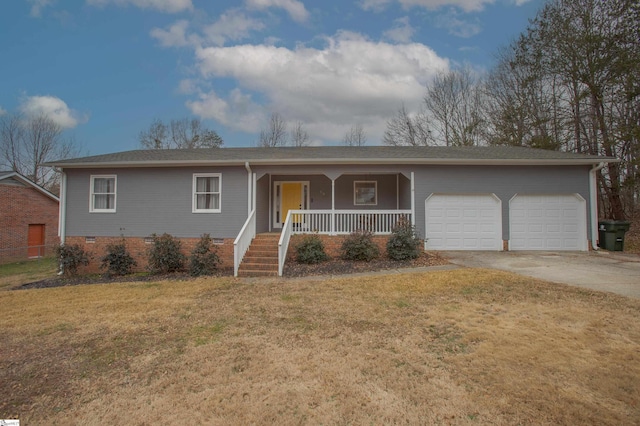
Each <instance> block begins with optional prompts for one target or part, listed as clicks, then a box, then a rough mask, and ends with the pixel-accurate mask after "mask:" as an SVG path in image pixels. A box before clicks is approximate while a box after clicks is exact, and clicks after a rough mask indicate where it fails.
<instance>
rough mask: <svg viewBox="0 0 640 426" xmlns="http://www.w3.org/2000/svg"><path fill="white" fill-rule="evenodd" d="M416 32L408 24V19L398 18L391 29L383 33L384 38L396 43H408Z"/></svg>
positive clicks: (406, 17)
mask: <svg viewBox="0 0 640 426" xmlns="http://www.w3.org/2000/svg"><path fill="white" fill-rule="evenodd" d="M415 32H416V30H415V29H414V28H413V27H412V26H411V24H409V17H408V16H405V17H403V18H398V19H396V20H395V21H393V27H392V28H391V29H389V30H387V31H385V32H384V36H385V37H386V38H387V39H389V40H392V41H395V42H397V43H409V42H410V41H411V37H413V34H414V33H415Z"/></svg>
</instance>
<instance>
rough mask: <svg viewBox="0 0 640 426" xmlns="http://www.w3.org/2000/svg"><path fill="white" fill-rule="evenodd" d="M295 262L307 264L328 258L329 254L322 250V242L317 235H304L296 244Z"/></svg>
mask: <svg viewBox="0 0 640 426" xmlns="http://www.w3.org/2000/svg"><path fill="white" fill-rule="evenodd" d="M295 249H296V262H298V263H306V264H308V265H310V264H314V263H320V262H324V261H325V260H329V256H328V255H327V253H325V251H324V244H322V240H321V239H320V237H318V236H317V235H305V236H304V237H303V238H302V240H301V241H300V242H299V243H298V244H296V247H295Z"/></svg>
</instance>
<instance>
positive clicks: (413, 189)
mask: <svg viewBox="0 0 640 426" xmlns="http://www.w3.org/2000/svg"><path fill="white" fill-rule="evenodd" d="M411 226H416V180H415V176H414V172H411Z"/></svg>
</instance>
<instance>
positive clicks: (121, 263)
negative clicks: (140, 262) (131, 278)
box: [100, 239, 137, 275]
mask: <svg viewBox="0 0 640 426" xmlns="http://www.w3.org/2000/svg"><path fill="white" fill-rule="evenodd" d="M100 260H101V261H102V264H101V265H100V267H101V268H102V269H106V270H107V274H108V275H128V274H130V273H131V271H132V269H133V267H134V266H136V265H137V262H136V261H135V259H134V258H133V256H131V254H129V252H128V251H127V247H126V245H125V242H124V239H123V240H122V241H121V242H119V243H113V244H109V245H107V254H105V255H104V256H103V257H102V258H101V259H100Z"/></svg>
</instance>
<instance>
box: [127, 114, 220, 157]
mask: <svg viewBox="0 0 640 426" xmlns="http://www.w3.org/2000/svg"><path fill="white" fill-rule="evenodd" d="M138 140H139V141H140V146H142V147H143V148H144V149H179V148H219V147H220V146H222V144H223V140H222V138H221V137H220V135H218V133H216V132H215V131H214V130H210V129H208V128H207V127H205V126H204V125H203V124H202V122H201V121H200V119H198V118H192V119H188V118H183V119H180V120H171V121H170V122H169V124H166V123H164V122H163V121H162V120H158V119H155V120H153V122H152V123H151V125H150V126H149V129H148V130H145V131H142V132H140V134H139V135H138Z"/></svg>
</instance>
